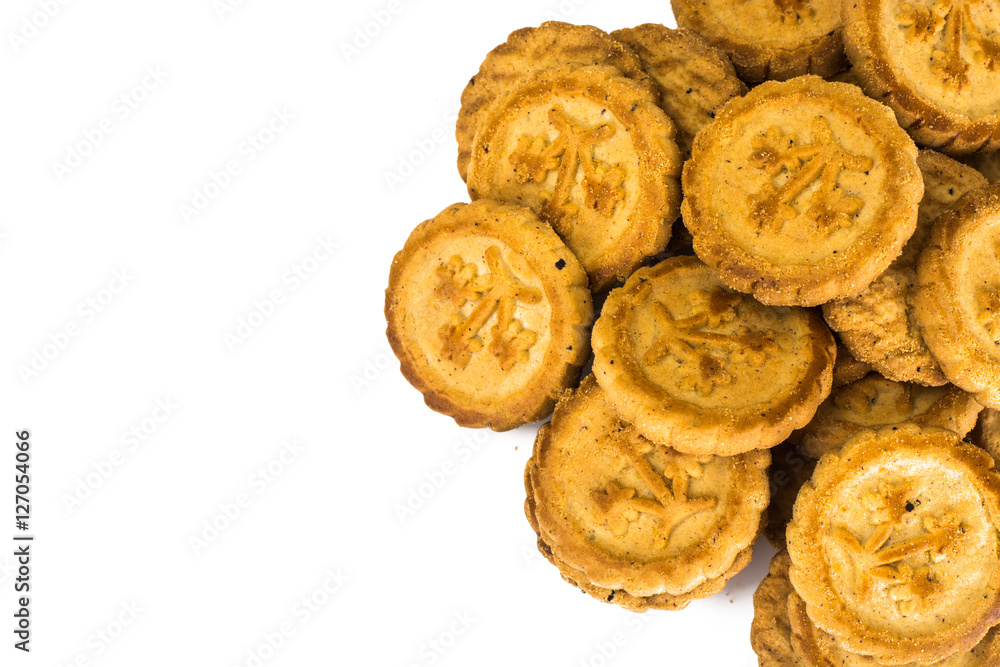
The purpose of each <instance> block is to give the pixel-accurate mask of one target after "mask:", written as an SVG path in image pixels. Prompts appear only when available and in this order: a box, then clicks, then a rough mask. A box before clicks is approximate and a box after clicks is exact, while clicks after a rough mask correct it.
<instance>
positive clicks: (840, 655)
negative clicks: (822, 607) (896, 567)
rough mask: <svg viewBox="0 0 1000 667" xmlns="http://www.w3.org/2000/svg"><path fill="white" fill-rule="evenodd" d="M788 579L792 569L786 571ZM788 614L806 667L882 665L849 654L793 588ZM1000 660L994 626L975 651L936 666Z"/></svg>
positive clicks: (983, 665) (987, 665)
mask: <svg viewBox="0 0 1000 667" xmlns="http://www.w3.org/2000/svg"><path fill="white" fill-rule="evenodd" d="M785 578H786V579H787V578H788V572H787V570H786V572H785ZM786 615H787V617H788V621H789V625H790V627H791V632H792V636H791V642H792V650H793V651H794V652H795V656H796V658H797V659H798V660H799V661H800V663H801V664H802V666H803V667H834V666H836V667H881V666H882V665H884V664H885V663H882V662H879V661H878V660H875V659H874V658H871V657H870V656H866V655H858V654H856V653H849V652H847V651H845V650H844V649H842V648H841V647H840V646H839V645H838V644H837V642H836V640H835V639H834V638H833V637H831V636H830V635H828V634H826V633H825V632H823V631H822V630H820V629H819V628H817V627H816V626H815V625H813V622H812V621H810V620H809V616H808V614H807V613H806V605H805V603H804V602H803V601H802V598H801V597H799V595H798V594H797V593H796V592H795V590H794V589H793V590H792V591H791V592H790V593H789V595H788V602H787V609H786ZM998 661H1000V629H998V628H993V629H992V630H990V631H989V632H988V633H987V634H986V636H985V637H983V640H982V641H981V642H979V643H978V644H976V645H975V646H974V647H973V648H972V650H971V651H965V652H960V653H954V654H952V655H950V656H948V657H947V658H945V659H944V660H940V661H938V662H935V663H934V665H933V667H995V665H997V664H998ZM904 667H926V663H922V662H921V663H916V662H908V663H905V665H904Z"/></svg>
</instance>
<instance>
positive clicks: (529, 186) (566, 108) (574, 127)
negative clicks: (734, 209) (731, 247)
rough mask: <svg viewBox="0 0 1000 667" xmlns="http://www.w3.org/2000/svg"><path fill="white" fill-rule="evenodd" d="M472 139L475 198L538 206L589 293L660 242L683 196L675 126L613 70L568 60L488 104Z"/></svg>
mask: <svg viewBox="0 0 1000 667" xmlns="http://www.w3.org/2000/svg"><path fill="white" fill-rule="evenodd" d="M474 144H475V145H474V147H473V151H472V162H471V165H470V167H469V194H470V195H471V196H472V198H473V199H479V198H483V197H490V198H495V199H500V200H503V201H509V202H512V203H518V204H521V205H524V206H527V207H529V208H531V209H532V210H534V211H536V212H538V214H539V215H540V216H541V217H542V219H543V220H545V221H546V222H548V223H550V224H551V225H552V227H553V228H554V229H555V230H556V233H558V234H559V235H560V236H561V237H562V238H563V239H564V240H565V241H566V245H568V246H569V247H570V249H571V250H572V251H573V252H574V254H576V256H577V257H579V258H580V262H581V263H582V264H583V266H584V268H586V269H587V274H588V275H589V276H590V286H591V289H593V290H594V291H601V290H604V289H607V288H608V287H610V286H611V285H613V284H614V283H615V282H616V281H619V280H624V279H625V278H626V277H628V276H629V274H631V273H632V271H633V270H635V268H636V267H637V266H639V265H640V264H641V263H642V261H643V260H644V259H645V258H646V257H649V256H651V255H655V254H656V253H658V252H660V251H662V250H663V249H664V248H665V247H666V245H667V240H668V238H669V234H670V223H672V222H673V221H674V219H675V218H676V217H677V212H678V203H679V199H680V186H679V182H678V176H679V175H680V166H681V163H680V152H679V150H678V148H677V144H676V143H674V125H673V122H672V121H671V120H670V119H669V118H668V117H667V115H666V114H665V113H664V112H663V110H662V109H660V108H659V107H658V106H657V99H656V96H655V95H653V94H652V93H650V92H649V91H648V90H647V89H646V88H644V87H643V86H641V85H639V84H637V83H636V82H635V81H633V80H631V79H628V78H625V77H624V76H622V75H621V73H620V72H619V71H617V70H615V69H613V68H610V67H602V66H597V65H592V66H588V67H576V66H573V65H566V66H563V67H558V68H555V69H552V70H548V71H545V72H542V73H540V74H538V75H536V76H535V77H533V78H531V79H529V80H527V81H525V82H524V83H522V84H521V85H520V87H518V88H516V89H515V90H514V91H513V92H512V93H511V94H510V95H509V96H508V97H506V98H504V100H502V101H501V102H499V103H497V104H495V105H494V106H493V107H491V110H490V112H489V114H487V115H486V116H485V117H484V118H483V119H482V122H481V123H480V126H479V130H478V131H477V133H476V139H475V142H474Z"/></svg>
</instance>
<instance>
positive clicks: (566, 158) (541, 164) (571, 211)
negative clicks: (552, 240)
mask: <svg viewBox="0 0 1000 667" xmlns="http://www.w3.org/2000/svg"><path fill="white" fill-rule="evenodd" d="M549 121H550V122H551V123H552V125H553V126H554V127H555V128H556V130H558V132H559V134H558V135H557V136H556V138H555V139H554V140H553V141H551V142H548V141H546V140H545V139H544V138H543V137H527V136H522V137H520V138H519V139H518V140H517V149H516V150H515V151H514V152H513V153H511V155H510V162H511V164H512V165H514V173H515V176H516V178H517V180H518V182H519V183H528V182H530V181H534V182H535V183H541V182H543V181H544V180H545V179H546V178H548V175H549V173H551V172H553V171H555V172H556V173H557V176H556V185H555V189H554V190H553V192H552V194H551V195H549V198H548V200H547V201H546V202H545V205H544V208H543V214H544V215H546V216H547V217H550V218H554V219H557V220H569V219H571V218H573V217H575V216H576V214H577V213H578V212H579V207H578V206H577V205H575V204H573V203H572V201H571V194H572V191H573V188H574V186H576V184H577V175H578V173H579V171H580V170H581V169H582V170H583V180H582V181H581V185H582V187H583V190H584V204H585V205H586V206H588V207H590V208H592V209H594V210H596V211H598V212H600V213H601V215H605V216H610V215H612V214H613V213H614V210H615V207H616V206H617V205H618V203H619V202H621V201H622V200H623V199H624V198H625V189H624V188H623V187H622V183H623V182H624V181H625V171H624V170H623V169H622V168H621V167H620V166H619V165H609V164H606V163H604V162H601V161H600V160H598V159H596V158H595V157H594V150H595V148H596V147H597V146H598V145H599V144H601V143H603V142H605V141H607V140H608V139H610V138H611V137H613V136H614V135H615V128H614V127H612V126H610V125H607V124H605V125H600V126H598V127H595V128H592V129H588V128H585V127H583V126H582V125H580V124H578V123H574V122H573V121H571V120H569V119H568V118H566V115H565V114H564V113H563V112H562V110H560V109H557V108H554V109H551V110H550V111H549Z"/></svg>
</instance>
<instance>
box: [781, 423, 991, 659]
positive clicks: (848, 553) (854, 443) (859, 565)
mask: <svg viewBox="0 0 1000 667" xmlns="http://www.w3.org/2000/svg"><path fill="white" fill-rule="evenodd" d="M993 467H994V463H993V460H992V459H991V458H990V457H989V456H988V455H987V454H986V453H985V452H983V451H982V450H981V449H978V448H977V447H973V446H972V445H968V444H963V443H962V441H961V439H960V438H959V436H958V435H956V434H955V433H953V432H951V431H947V430H945V429H938V428H933V427H923V428H922V427H919V426H917V425H915V424H900V425H897V426H892V427H886V428H883V429H881V430H879V431H874V430H865V431H862V432H860V433H858V434H857V435H855V436H854V437H853V438H851V439H850V440H849V441H848V442H847V443H846V444H845V445H844V447H843V449H841V450H840V451H837V452H831V453H828V454H826V455H825V456H824V457H823V458H822V459H821V460H820V462H819V464H818V465H817V466H816V470H815V471H814V472H813V475H812V478H811V479H810V480H809V482H807V483H806V484H805V485H804V486H803V487H802V490H801V491H800V492H799V497H798V500H796V502H795V513H794V518H793V519H792V522H791V523H790V524H789V525H788V530H787V539H788V552H789V555H790V556H791V561H792V564H791V569H790V572H789V574H790V578H791V581H792V585H793V586H794V587H795V590H796V592H797V593H798V594H799V596H801V597H802V599H803V600H804V601H805V604H806V611H807V613H808V616H809V619H810V620H811V621H812V622H813V623H814V624H815V625H816V626H817V627H818V628H819V629H821V630H823V631H824V632H826V633H828V634H830V635H831V636H832V637H833V638H834V640H835V641H836V643H837V645H838V646H840V647H841V648H842V649H844V650H846V651H849V652H851V653H860V654H863V655H870V656H872V657H874V658H875V659H876V660H879V661H881V662H883V663H886V664H895V665H899V664H905V663H907V662H919V663H933V662H935V661H937V660H941V659H943V658H945V657H947V656H949V655H952V654H954V653H958V652H961V651H968V650H970V649H972V647H973V646H975V645H976V644H977V643H979V642H980V641H981V640H982V639H983V637H984V636H985V635H986V633H987V631H988V630H989V629H990V628H991V627H992V626H993V625H996V624H997V622H998V621H1000V592H998V585H1000V554H998V547H1000V533H998V525H1000V475H997V473H996V472H995V471H994V470H993Z"/></svg>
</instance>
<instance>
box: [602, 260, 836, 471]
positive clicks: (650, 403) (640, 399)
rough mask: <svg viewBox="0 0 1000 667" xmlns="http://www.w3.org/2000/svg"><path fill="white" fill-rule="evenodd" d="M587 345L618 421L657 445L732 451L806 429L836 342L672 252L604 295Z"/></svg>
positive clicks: (807, 314) (814, 321) (804, 315)
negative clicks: (670, 256)
mask: <svg viewBox="0 0 1000 667" xmlns="http://www.w3.org/2000/svg"><path fill="white" fill-rule="evenodd" d="M593 348H594V375H595V376H596V377H597V381H598V382H599V383H600V385H601V387H602V388H603V389H604V390H605V392H607V395H608V400H609V401H610V403H611V404H612V405H613V406H614V408H615V411H616V412H617V413H618V414H619V415H620V416H621V417H622V419H624V420H626V421H628V422H630V423H632V424H634V425H635V427H636V429H638V431H639V432H640V433H642V434H643V435H644V436H646V437H647V438H649V439H650V440H652V441H653V442H656V443H658V444H664V445H669V446H670V447H673V448H674V449H677V450H679V451H682V452H688V453H693V454H717V455H720V456H731V455H733V454H738V453H740V452H745V451H749V450H751V449H756V448H767V447H773V446H774V445H776V444H778V443H779V442H781V441H782V440H784V439H785V438H786V437H787V436H788V435H789V434H790V433H791V432H792V430H793V429H795V428H799V427H802V426H805V424H806V423H807V422H808V421H809V419H810V418H811V417H812V415H813V413H814V412H815V411H816V408H817V407H818V406H819V404H820V403H821V402H822V401H823V399H824V398H826V396H827V395H829V393H830V387H831V382H832V377H833V363H834V354H835V351H836V344H835V343H834V340H833V336H832V334H830V331H829V329H828V328H827V327H826V325H825V324H824V323H823V321H822V318H820V317H819V316H818V315H817V313H815V312H813V311H810V310H806V309H803V308H776V307H769V306H764V305H762V304H760V303H758V302H757V301H755V300H754V299H753V298H751V297H749V296H746V295H743V294H739V293H737V292H734V291H732V290H730V289H728V288H726V287H725V286H724V285H723V284H722V283H721V282H719V280H718V278H717V276H716V275H715V273H714V272H713V271H712V270H711V269H710V268H709V267H708V266H706V265H705V264H703V263H702V262H701V261H700V260H698V259H697V258H696V257H674V258H671V259H667V260H664V261H662V262H660V263H659V264H657V265H656V266H652V267H646V268H643V269H640V270H638V271H636V272H635V274H633V275H632V277H631V278H629V279H628V282H627V283H625V285H624V286H623V287H621V288H620V289H617V290H615V291H613V292H612V293H611V294H610V295H609V296H608V299H607V301H605V303H604V307H603V310H602V312H601V317H600V318H599V319H598V321H597V323H596V324H595V325H594V335H593Z"/></svg>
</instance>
